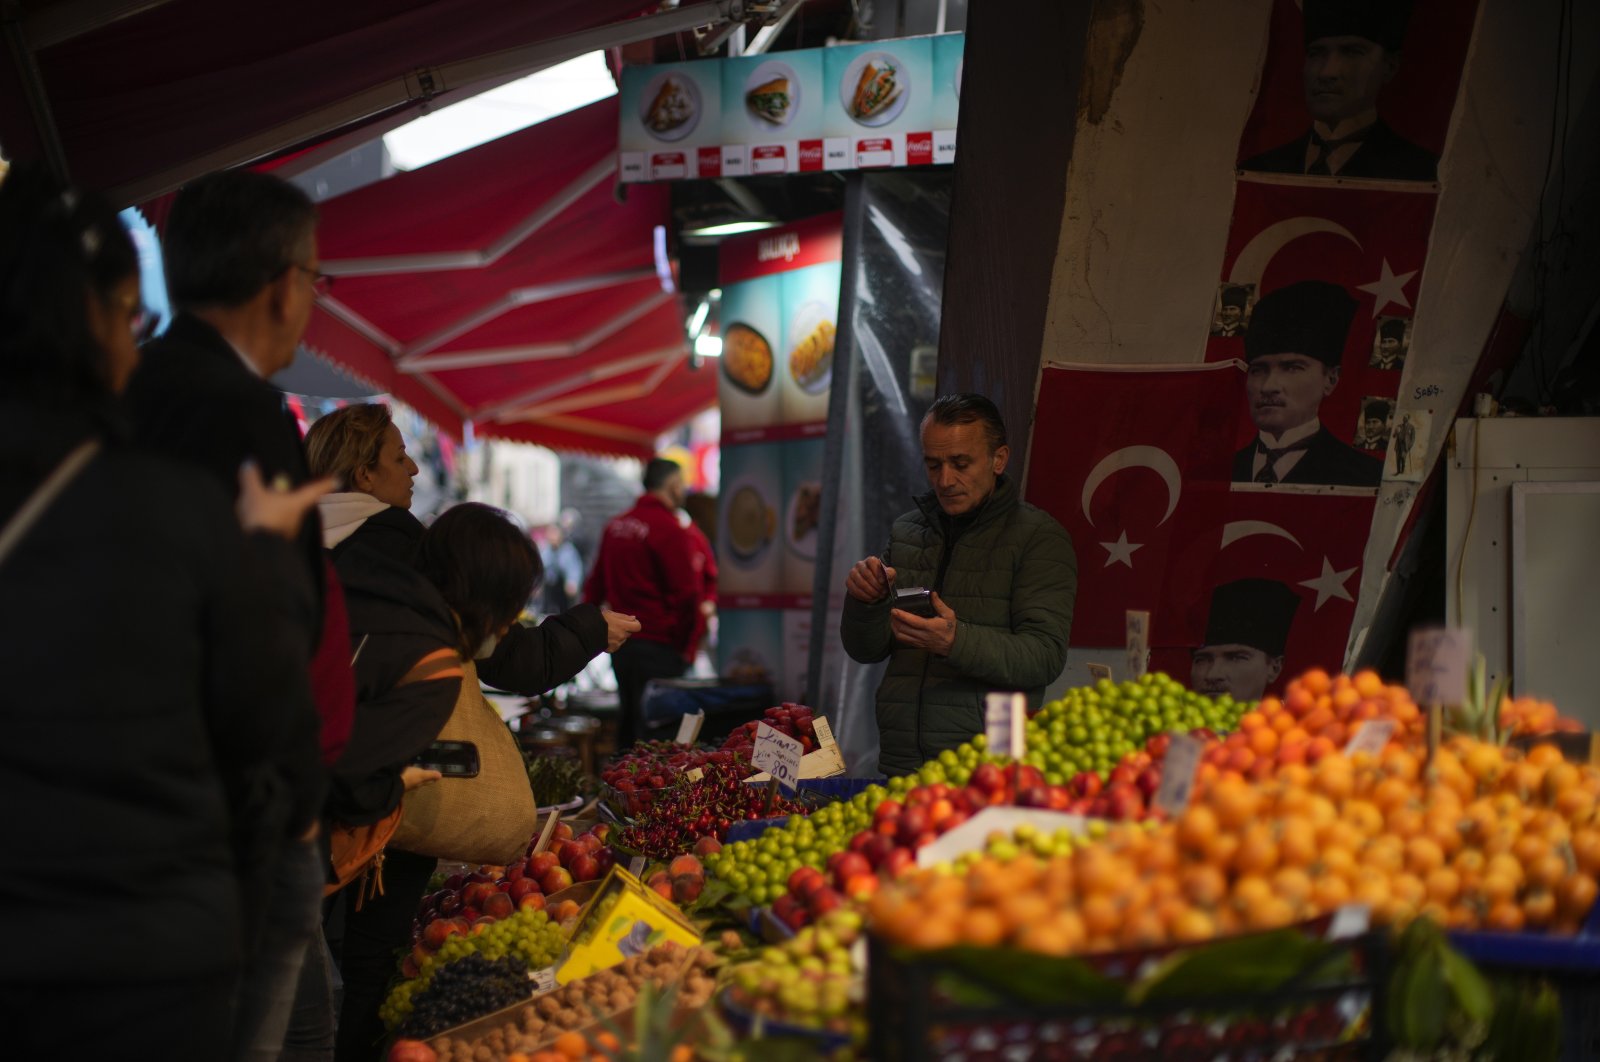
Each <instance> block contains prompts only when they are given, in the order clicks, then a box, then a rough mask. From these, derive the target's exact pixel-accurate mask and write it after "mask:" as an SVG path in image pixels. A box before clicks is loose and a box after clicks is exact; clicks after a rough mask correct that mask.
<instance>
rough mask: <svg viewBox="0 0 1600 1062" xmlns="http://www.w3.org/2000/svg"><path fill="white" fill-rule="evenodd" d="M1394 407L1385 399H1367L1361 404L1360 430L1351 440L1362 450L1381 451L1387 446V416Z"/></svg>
mask: <svg viewBox="0 0 1600 1062" xmlns="http://www.w3.org/2000/svg"><path fill="white" fill-rule="evenodd" d="M1393 411H1394V405H1393V404H1392V403H1391V402H1390V401H1389V400H1388V399H1387V398H1369V399H1367V400H1366V401H1365V402H1363V403H1362V404H1361V430H1360V431H1358V432H1356V437H1355V439H1354V440H1353V441H1354V443H1355V445H1356V446H1357V447H1359V448H1361V449H1363V450H1382V449H1383V448H1384V447H1386V446H1387V445H1389V415H1390V414H1391V413H1392V412H1393Z"/></svg>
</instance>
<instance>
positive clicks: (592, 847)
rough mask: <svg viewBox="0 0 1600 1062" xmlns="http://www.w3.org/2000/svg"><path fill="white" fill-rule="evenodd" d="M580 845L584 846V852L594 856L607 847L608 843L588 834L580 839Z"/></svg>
mask: <svg viewBox="0 0 1600 1062" xmlns="http://www.w3.org/2000/svg"><path fill="white" fill-rule="evenodd" d="M578 843H579V844H581V845H583V850H584V851H585V852H588V853H589V854H590V855H594V854H595V853H596V852H598V851H600V849H602V848H604V847H605V846H606V843H605V842H604V841H602V840H601V839H600V838H598V837H596V836H595V835H594V834H592V833H586V834H584V835H583V836H582V837H579V838H578Z"/></svg>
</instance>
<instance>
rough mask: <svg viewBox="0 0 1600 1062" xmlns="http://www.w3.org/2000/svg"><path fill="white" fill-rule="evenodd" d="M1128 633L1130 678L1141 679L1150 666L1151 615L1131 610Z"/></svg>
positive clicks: (1128, 619)
mask: <svg viewBox="0 0 1600 1062" xmlns="http://www.w3.org/2000/svg"><path fill="white" fill-rule="evenodd" d="M1126 622H1127V632H1128V677H1129V678H1130V679H1140V678H1143V677H1144V672H1145V669H1146V668H1147V667H1149V666H1150V613H1148V612H1136V611H1134V610H1133V609H1129V610H1128V613H1127V621H1126Z"/></svg>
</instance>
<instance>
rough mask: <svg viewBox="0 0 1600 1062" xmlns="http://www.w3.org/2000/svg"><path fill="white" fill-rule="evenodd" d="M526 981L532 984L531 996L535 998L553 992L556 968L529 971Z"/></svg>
mask: <svg viewBox="0 0 1600 1062" xmlns="http://www.w3.org/2000/svg"><path fill="white" fill-rule="evenodd" d="M528 980H530V981H532V982H533V994H534V995H536V996H541V995H544V993H546V992H553V991H555V987H556V968H555V967H554V966H546V967H545V968H544V969H542V970H529V971H528Z"/></svg>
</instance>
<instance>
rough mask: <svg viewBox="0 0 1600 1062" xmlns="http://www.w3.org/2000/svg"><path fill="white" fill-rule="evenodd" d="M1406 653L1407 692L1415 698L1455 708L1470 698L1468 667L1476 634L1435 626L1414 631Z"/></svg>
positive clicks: (1420, 701) (1425, 705) (1415, 699)
mask: <svg viewBox="0 0 1600 1062" xmlns="http://www.w3.org/2000/svg"><path fill="white" fill-rule="evenodd" d="M1407 648H1408V650H1409V651H1408V652H1407V653H1406V689H1408V690H1410V691H1411V699H1412V700H1414V701H1416V702H1417V703H1418V704H1419V705H1422V706H1423V707H1424V708H1426V707H1427V706H1428V705H1430V704H1442V705H1449V706H1451V707H1454V706H1456V705H1459V704H1461V703H1462V702H1463V701H1465V700H1466V699H1467V664H1468V662H1469V661H1470V660H1471V657H1472V635H1471V633H1470V632H1468V631H1466V630H1463V629H1461V628H1457V627H1432V628H1428V629H1426V630H1417V631H1412V632H1411V642H1410V644H1409V645H1408V647H1407Z"/></svg>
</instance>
